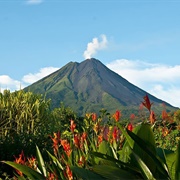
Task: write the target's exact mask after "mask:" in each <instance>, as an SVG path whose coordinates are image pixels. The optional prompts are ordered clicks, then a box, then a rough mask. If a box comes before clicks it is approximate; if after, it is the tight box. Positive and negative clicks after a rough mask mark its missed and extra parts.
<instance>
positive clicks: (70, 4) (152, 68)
mask: <svg viewBox="0 0 180 180" xmlns="http://www.w3.org/2000/svg"><path fill="white" fill-rule="evenodd" d="M179 17H180V0H177V1H173V0H172V1H170V0H169V1H168V0H157V1H155V0H153V1H150V0H147V1H145V0H144V1H143V0H141V1H140V0H134V1H132V0H129V1H128V0H127V1H125V0H123V1H121V0H14V1H11V0H0V62H1V66H0V86H1V91H3V90H4V89H6V88H8V89H10V90H11V91H14V90H18V89H19V87H20V84H21V86H22V87H25V86H27V85H29V84H31V83H33V82H35V81H37V80H38V79H41V78H42V77H44V76H46V75H48V74H49V73H52V72H53V71H55V70H57V69H59V68H61V67H62V66H64V65H65V64H66V63H68V62H69V61H76V62H82V61H83V60H85V59H86V58H88V57H94V58H96V59H99V60H100V61H101V62H102V63H104V64H105V65H107V67H109V68H110V69H112V70H114V71H115V72H117V73H119V74H120V75H121V76H123V77H124V78H126V79H127V80H129V81H130V82H131V83H133V84H135V85H137V86H139V87H140V88H142V89H144V90H146V91H148V92H149V93H151V94H153V95H155V96H156V97H158V98H160V99H162V100H165V101H167V102H169V103H171V104H172V105H174V106H178V107H180V83H179V79H180V21H179Z"/></svg>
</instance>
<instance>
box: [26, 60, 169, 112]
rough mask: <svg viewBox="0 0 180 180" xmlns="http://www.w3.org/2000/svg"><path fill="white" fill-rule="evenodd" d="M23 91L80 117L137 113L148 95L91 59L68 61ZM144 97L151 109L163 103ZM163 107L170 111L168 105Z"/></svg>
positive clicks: (151, 97) (153, 98)
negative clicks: (42, 97) (150, 102)
mask: <svg viewBox="0 0 180 180" xmlns="http://www.w3.org/2000/svg"><path fill="white" fill-rule="evenodd" d="M24 90H25V91H32V92H34V93H40V94H46V97H47V98H51V100H52V108H54V107H59V105H60V102H63V103H64V104H65V105H66V106H70V107H71V108H72V109H73V110H75V111H76V112H79V113H80V114H84V113H86V112H97V111H99V110H100V109H102V108H105V109H107V110H108V111H109V112H114V111H115V110H116V109H121V110H127V109H131V110H132V109H134V110H135V109H136V110H137V109H138V107H139V105H140V103H141V102H142V100H143V97H144V96H145V95H146V94H148V93H147V92H145V91H144V90H142V89H140V88H138V87H137V86H135V85H133V84H131V83H130V82H128V81H127V80H126V79H124V78H123V77H121V76H120V75H118V74H117V73H115V72H113V71H111V70H110V69H108V68H107V67H106V66H105V65H103V64H102V63H101V62H100V61H99V60H96V59H93V58H92V59H87V60H85V61H83V62H81V63H77V62H70V63H68V64H66V65H65V66H64V67H62V68H61V69H59V70H58V71H56V72H54V73H52V74H50V75H48V76H47V77H45V78H43V79H41V80H39V81H37V82H35V83H34V84H32V85H30V86H28V87H27V88H25V89H24ZM148 96H149V98H150V100H151V101H152V102H154V106H155V107H160V105H161V104H162V103H163V101H162V100H160V99H158V98H156V97H154V96H152V95H150V94H148ZM166 105H167V107H169V108H170V109H171V108H173V107H172V106H171V105H170V104H168V103H166Z"/></svg>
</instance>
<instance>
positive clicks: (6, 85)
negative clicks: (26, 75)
mask: <svg viewBox="0 0 180 180" xmlns="http://www.w3.org/2000/svg"><path fill="white" fill-rule="evenodd" d="M20 88H22V84H21V82H20V81H17V80H14V79H12V78H10V77H9V76H7V75H1V76H0V91H1V92H3V91H4V90H5V89H9V90H11V91H14V90H19V89H20Z"/></svg>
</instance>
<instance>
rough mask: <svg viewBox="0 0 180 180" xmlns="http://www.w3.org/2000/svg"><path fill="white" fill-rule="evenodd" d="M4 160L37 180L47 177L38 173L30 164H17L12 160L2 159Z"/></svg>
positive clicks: (33, 179)
mask: <svg viewBox="0 0 180 180" xmlns="http://www.w3.org/2000/svg"><path fill="white" fill-rule="evenodd" d="M2 162H3V163H5V164H8V165H9V166H11V167H13V168H15V169H17V170H19V171H21V172H22V173H23V174H25V175H26V176H27V177H29V178H31V179H32V180H37V179H42V180H43V179H44V180H45V179H46V178H45V177H44V176H43V175H42V174H40V173H38V172H37V171H35V170H33V169H32V168H30V167H28V166H25V165H21V164H17V163H15V162H11V161H2Z"/></svg>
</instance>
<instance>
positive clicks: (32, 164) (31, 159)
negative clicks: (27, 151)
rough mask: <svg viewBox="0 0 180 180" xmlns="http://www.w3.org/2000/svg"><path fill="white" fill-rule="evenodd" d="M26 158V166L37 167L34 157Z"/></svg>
mask: <svg viewBox="0 0 180 180" xmlns="http://www.w3.org/2000/svg"><path fill="white" fill-rule="evenodd" d="M27 159H28V162H29V164H28V166H29V167H31V168H33V169H36V168H37V164H36V158H35V157H31V158H27Z"/></svg>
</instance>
